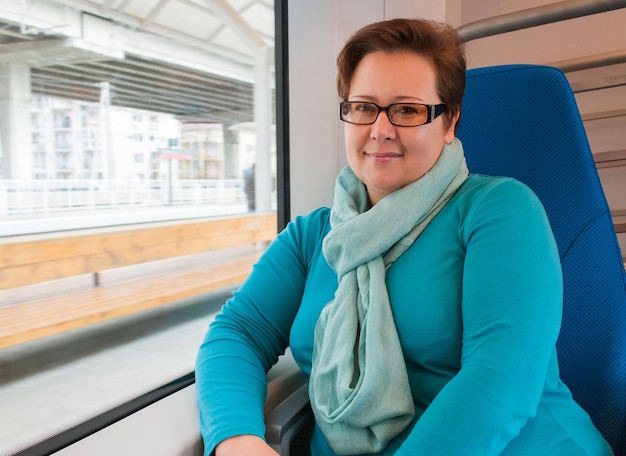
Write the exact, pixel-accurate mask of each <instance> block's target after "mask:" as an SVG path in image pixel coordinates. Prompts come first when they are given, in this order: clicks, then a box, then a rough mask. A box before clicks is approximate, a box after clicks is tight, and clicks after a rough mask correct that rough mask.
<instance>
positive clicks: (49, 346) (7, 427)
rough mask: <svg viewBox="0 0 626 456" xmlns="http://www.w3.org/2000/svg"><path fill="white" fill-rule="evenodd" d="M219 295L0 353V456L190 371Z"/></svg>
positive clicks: (223, 298) (223, 295) (221, 296)
mask: <svg viewBox="0 0 626 456" xmlns="http://www.w3.org/2000/svg"><path fill="white" fill-rule="evenodd" d="M230 294H231V290H230V289H228V290H220V291H219V292H215V293H212V294H210V295H208V296H204V297H202V298H194V299H193V300H187V301H184V302H180V303H177V304H173V305H169V306H165V307H163V308H160V309H155V310H151V311H149V312H144V313H142V314H139V315H133V316H129V317H125V318H120V319H118V320H114V321H111V322H106V323H102V324H98V325H94V326H92V327H90V328H85V329H80V330H76V331H72V332H69V333H67V334H63V335H58V336H52V337H48V338H45V339H42V340H39V341H35V342H30V343H27V344H22V345H18V346H15V347H9V348H5V349H3V350H0V455H2V456H5V455H11V454H15V453H16V452H18V451H19V450H20V449H23V448H25V447H27V446H28V445H29V443H34V442H36V441H39V440H41V439H42V438H44V437H45V436H49V435H53V434H55V433H57V432H59V431H61V430H64V429H67V428H69V427H72V426H73V425H75V424H77V423H80V422H81V421H84V420H86V419H88V418H91V417H94V416H97V415H99V414H101V413H102V412H105V411H107V410H109V409H111V408H112V407H115V406H117V405H120V404H123V403H125V402H127V401H128V400H130V399H132V398H134V397H137V396H139V395H141V394H143V393H146V392H148V391H151V390H153V389H155V388H157V387H159V386H161V385H163V384H165V383H168V382H169V381H171V380H174V379H177V378H179V377H182V376H184V375H186V374H188V373H189V372H192V371H193V369H194V362H195V356H196V353H197V350H198V347H199V345H200V343H201V341H202V338H203V337H204V334H205V333H206V330H207V327H208V325H209V323H210V322H211V321H212V319H213V315H214V314H215V312H217V311H218V310H219V308H220V307H221V305H222V304H223V303H224V302H225V301H226V300H227V299H228V298H229V297H230Z"/></svg>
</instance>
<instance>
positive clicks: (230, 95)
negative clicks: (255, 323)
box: [0, 0, 279, 454]
mask: <svg viewBox="0 0 626 456" xmlns="http://www.w3.org/2000/svg"><path fill="white" fill-rule="evenodd" d="M274 15H275V12H274V4H273V1H272V0H251V1H243V2H242V1H234V0H233V1H228V2H211V5H210V6H209V5H208V4H207V2H200V1H182V0H167V1H161V2H153V1H150V0H135V1H132V2H120V1H108V0H79V1H76V0H40V1H37V2H27V3H25V2H19V1H9V2H5V3H3V7H2V8H1V9H0V403H1V404H2V407H0V422H2V423H3V424H2V426H1V427H0V453H2V454H13V453H14V452H18V451H20V449H23V448H27V447H29V446H30V445H32V444H34V443H36V442H37V441H39V440H42V439H43V438H45V436H47V435H51V434H54V433H58V432H60V431H63V430H64V429H67V428H69V427H72V426H74V425H76V424H77V423H80V422H84V421H87V420H89V419H91V418H93V417H95V416H97V415H99V414H102V413H104V412H106V411H107V410H110V409H111V408H113V407H116V406H118V405H119V404H122V403H125V402H126V401H128V400H130V399H132V398H134V397H137V396H140V395H141V394H144V393H146V392H148V391H151V390H153V389H154V388H157V387H159V386H161V385H163V384H165V383H167V382H170V381H172V380H173V379H177V378H179V377H181V376H185V375H186V374H189V373H191V372H192V371H193V365H194V361H195V355H196V352H197V347H198V346H199V344H200V341H201V339H202V337H203V336H204V333H205V331H206V328H207V326H208V323H209V322H210V320H211V318H212V317H211V315H212V314H213V313H214V312H215V311H216V310H217V309H219V307H220V306H221V304H222V303H223V302H224V301H225V299H227V298H228V296H229V294H230V292H231V290H232V288H233V287H235V286H236V285H237V284H238V283H239V282H240V281H241V278H242V277H244V276H245V274H246V273H247V271H248V270H249V268H250V267H251V264H252V262H253V261H254V260H255V259H256V258H257V257H258V255H259V253H260V251H261V250H262V247H263V246H264V245H266V244H267V242H268V241H269V240H271V239H272V237H273V236H275V234H276V231H277V213H278V212H279V208H278V206H279V205H278V203H277V185H276V174H277V169H276V168H277V167H276V127H275V123H276V114H275V105H276V102H275V101H274V99H275V90H274V81H275V68H274V65H275V64H274V58H273V55H274V46H275V45H274V41H275V40H274V30H275V25H274V22H275V21H274Z"/></svg>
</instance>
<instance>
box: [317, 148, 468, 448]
mask: <svg viewBox="0 0 626 456" xmlns="http://www.w3.org/2000/svg"><path fill="white" fill-rule="evenodd" d="M467 174H468V171H467V167H466V164H465V157H464V155H463V147H462V145H461V143H460V141H459V140H458V139H455V140H454V141H453V142H452V144H450V145H446V146H445V147H444V148H443V151H442V153H441V155H440V157H439V159H438V160H437V162H436V163H435V165H434V166H433V167H432V168H431V170H430V171H428V173H426V174H425V175H424V176H423V177H421V178H420V179H418V180H417V181H415V182H413V183H411V184H409V185H407V186H406V187H403V188H401V189H400V190H397V191H395V192H393V193H392V194H390V195H388V196H386V197H385V198H383V199H382V200H381V201H379V202H378V203H377V204H376V205H375V206H373V207H372V208H369V202H368V196H367V190H366V188H365V186H364V185H363V183H362V182H361V181H359V180H358V178H357V177H356V176H355V175H354V173H353V172H352V170H351V169H350V168H349V167H346V168H344V169H343V170H342V171H341V173H340V174H339V176H338V177H337V184H336V188H335V199H334V202H333V207H332V210H331V215H330V223H331V231H330V232H329V233H328V235H327V236H326V238H325V239H324V243H323V247H322V248H323V253H324V256H325V258H326V261H327V262H328V264H329V265H330V266H331V267H332V268H333V269H334V270H335V272H336V273H337V277H338V279H339V286H338V288H337V291H336V293H335V299H334V300H333V301H331V302H330V303H328V304H327V305H326V307H325V308H324V310H323V311H322V313H321V315H320V318H319V320H318V322H317V325H316V327H315V342H314V347H313V365H312V371H311V377H310V380H309V395H310V398H311V406H312V408H313V412H314V414H315V417H316V421H317V424H318V426H319V427H320V429H321V430H322V432H323V433H324V435H325V437H326V439H327V440H328V442H329V443H330V445H331V446H332V448H333V450H334V451H335V452H337V453H338V454H342V455H349V454H363V453H376V452H379V451H382V450H383V449H384V448H385V447H386V446H387V443H388V442H389V441H390V440H391V439H392V438H394V437H395V436H397V435H398V434H399V433H400V432H402V431H403V430H404V429H405V428H406V427H407V426H408V424H409V423H410V422H411V420H412V418H413V416H414V414H415V407H414V404H413V397H412V396H411V389H410V386H409V380H408V376H407V371H406V365H405V362H404V356H403V353H402V347H401V346H400V341H399V339H398V333H397V331H396V326H395V321H394V318H393V313H392V311H391V305H390V302H389V296H388V294H387V286H386V283H385V272H386V269H387V268H388V267H389V266H390V265H391V264H392V263H393V262H394V261H395V260H396V259H398V258H399V257H400V255H402V253H404V251H406V249H408V248H409V247H410V246H411V245H412V244H413V242H414V241H415V239H416V238H417V237H418V236H419V234H420V233H421V232H422V231H423V230H424V228H426V226H427V225H428V223H429V222H430V221H431V220H432V219H433V218H434V217H435V215H436V214H437V213H438V212H439V211H440V210H441V209H442V208H443V206H444V205H445V204H446V203H447V202H448V201H449V200H450V198H451V197H452V195H453V194H454V193H455V191H456V190H457V189H458V188H459V186H460V185H461V184H462V183H463V181H464V180H465V178H466V177H467Z"/></svg>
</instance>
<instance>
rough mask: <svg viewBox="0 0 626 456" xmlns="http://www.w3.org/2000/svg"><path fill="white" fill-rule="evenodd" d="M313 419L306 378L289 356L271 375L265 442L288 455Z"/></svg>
mask: <svg viewBox="0 0 626 456" xmlns="http://www.w3.org/2000/svg"><path fill="white" fill-rule="evenodd" d="M312 418H313V413H312V411H311V408H310V405H309V392H308V383H307V378H306V375H305V374H304V373H303V372H302V371H301V370H300V368H299V367H298V365H297V364H296V363H295V361H293V358H292V357H291V354H289V353H287V354H286V355H285V356H283V357H281V359H280V361H279V362H278V363H277V364H276V366H274V367H273V368H272V369H271V370H270V372H269V374H268V384H267V399H266V402H265V439H266V441H267V443H268V444H269V445H270V446H271V447H272V448H274V449H275V450H276V451H278V453H279V454H280V455H281V456H289V449H290V447H291V443H292V441H293V439H294V438H295V437H296V436H297V435H298V434H299V433H300V432H301V431H303V430H304V429H305V428H306V425H307V424H308V423H309V422H311V420H312Z"/></svg>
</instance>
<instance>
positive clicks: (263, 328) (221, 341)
mask: <svg viewBox="0 0 626 456" xmlns="http://www.w3.org/2000/svg"><path fill="white" fill-rule="evenodd" d="M323 215H324V214H323V212H322V211H316V212H314V213H312V214H310V215H309V216H307V217H301V218H298V219H297V220H296V221H294V222H293V223H291V224H290V225H289V226H288V227H287V228H286V229H285V230H284V231H283V232H282V233H280V234H279V235H278V237H277V238H276V239H275V240H274V241H273V242H272V244H271V245H270V246H269V247H268V249H267V251H266V252H265V253H264V254H263V256H262V257H261V259H260V260H259V261H258V263H257V264H256V265H255V266H254V268H253V270H252V272H251V274H250V276H249V277H248V279H247V280H246V281H245V282H244V283H243V284H242V286H241V288H240V289H239V290H238V291H236V292H235V293H234V294H233V297H232V298H231V299H230V300H229V301H228V302H227V303H226V305H225V306H224V307H223V309H222V311H221V312H220V314H218V315H217V316H216V318H215V320H214V322H213V323H212V324H211V326H210V327H209V331H208V333H207V335H206V337H205V340H204V342H203V344H202V345H201V347H200V350H199V353H198V357H197V362H196V388H197V394H198V404H199V408H200V422H201V429H202V434H203V438H204V442H205V449H206V454H210V453H211V451H213V449H214V448H215V447H216V446H217V444H218V443H219V442H221V441H223V440H225V439H227V438H229V437H233V436H241V435H248V436H256V437H258V438H263V437H264V434H265V425H264V420H263V418H264V417H263V407H264V402H265V394H266V373H267V371H268V370H269V369H270V367H271V366H272V365H273V364H274V363H275V362H276V360H277V358H278V356H279V355H280V354H282V353H284V351H285V349H286V347H287V345H288V341H289V332H290V329H291V325H292V323H293V319H294V318H295V315H296V313H297V311H298V308H299V305H300V300H301V297H302V292H303V289H304V285H305V281H306V273H307V269H308V262H309V258H310V251H311V248H312V247H311V244H313V243H314V238H315V233H316V230H317V231H319V230H320V228H319V226H320V224H321V220H322V219H323ZM231 443H232V442H231Z"/></svg>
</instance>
